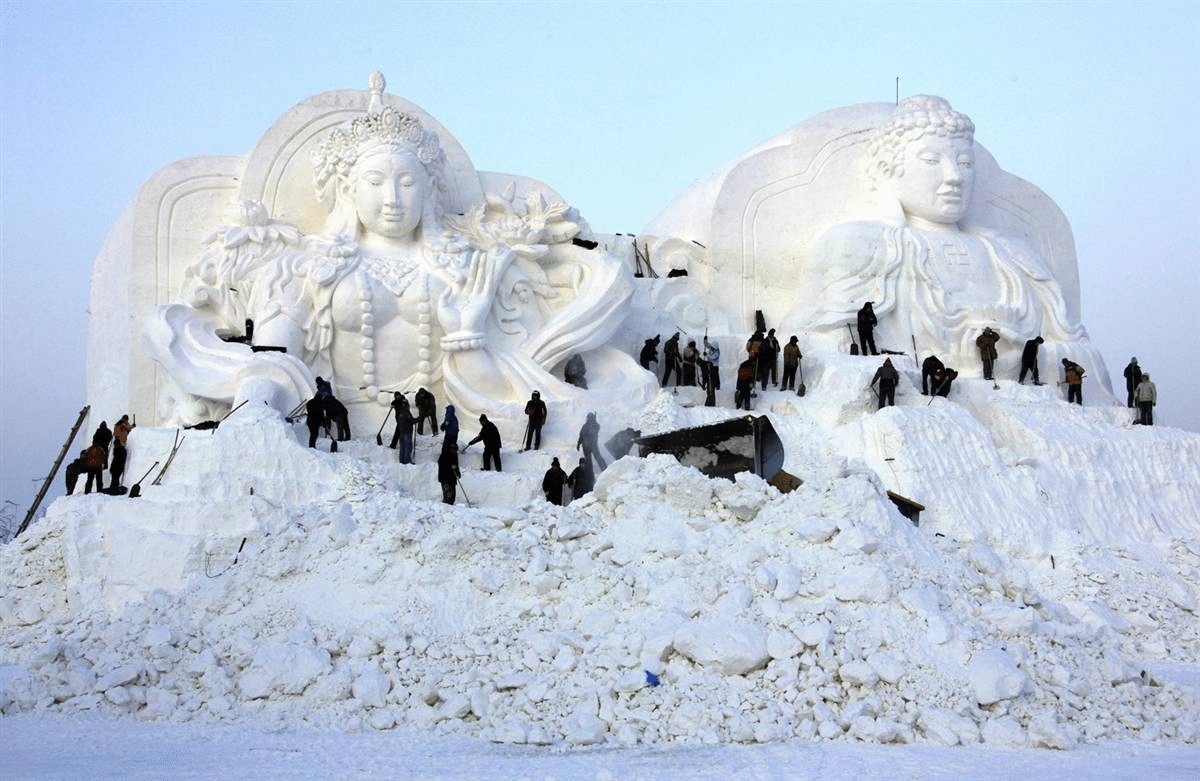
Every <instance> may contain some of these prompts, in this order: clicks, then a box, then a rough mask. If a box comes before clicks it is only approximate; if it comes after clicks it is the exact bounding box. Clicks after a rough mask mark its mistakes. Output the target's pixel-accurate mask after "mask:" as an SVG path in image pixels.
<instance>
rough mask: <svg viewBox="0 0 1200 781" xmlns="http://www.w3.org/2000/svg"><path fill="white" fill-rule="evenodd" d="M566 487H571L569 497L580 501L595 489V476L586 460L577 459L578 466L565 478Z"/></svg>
mask: <svg viewBox="0 0 1200 781" xmlns="http://www.w3.org/2000/svg"><path fill="white" fill-rule="evenodd" d="M567 485H569V486H570V487H571V497H572V498H573V499H580V498H582V497H584V496H586V495H587V494H589V493H591V492H592V489H593V488H595V487H596V475H595V473H594V472H593V471H592V467H591V464H589V463H588V460H587V459H586V458H581V459H579V466H577V467H575V469H573V470H572V471H571V474H570V476H569V477H567Z"/></svg>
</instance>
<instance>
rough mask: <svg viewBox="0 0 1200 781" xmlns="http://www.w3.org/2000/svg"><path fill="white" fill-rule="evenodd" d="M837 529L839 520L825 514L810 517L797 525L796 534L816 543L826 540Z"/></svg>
mask: <svg viewBox="0 0 1200 781" xmlns="http://www.w3.org/2000/svg"><path fill="white" fill-rule="evenodd" d="M837 530H838V524H837V521H836V520H834V519H833V518H826V517H825V516H823V515H819V516H816V517H815V518H808V519H806V520H805V521H803V522H802V523H800V524H799V525H798V526H796V527H795V531H796V534H799V535H800V539H802V540H804V541H806V542H811V543H814V544H815V543H818V542H825V540H828V539H829V538H830V537H832V536H833V533H834V532H836V531H837Z"/></svg>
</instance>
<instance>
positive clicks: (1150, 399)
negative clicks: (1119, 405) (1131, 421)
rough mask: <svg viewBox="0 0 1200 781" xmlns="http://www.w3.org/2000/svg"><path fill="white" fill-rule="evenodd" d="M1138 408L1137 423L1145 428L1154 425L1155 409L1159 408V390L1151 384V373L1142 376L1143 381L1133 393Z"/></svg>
mask: <svg viewBox="0 0 1200 781" xmlns="http://www.w3.org/2000/svg"><path fill="white" fill-rule="evenodd" d="M1133 399H1134V401H1136V402H1137V406H1138V419H1137V422H1138V423H1140V424H1141V425H1143V426H1153V425H1154V408H1155V407H1156V406H1158V388H1156V387H1154V383H1152V382H1150V372H1145V373H1144V374H1142V381H1141V382H1139V383H1138V386H1137V388H1136V389H1135V390H1134V392H1133Z"/></svg>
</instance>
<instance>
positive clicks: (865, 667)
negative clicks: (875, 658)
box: [838, 662, 879, 686]
mask: <svg viewBox="0 0 1200 781" xmlns="http://www.w3.org/2000/svg"><path fill="white" fill-rule="evenodd" d="M838 677H839V678H841V679H842V680H843V681H845V682H846V683H851V684H855V685H857V686H874V685H875V684H876V683H878V682H879V674H878V673H876V672H875V669H874V668H873V667H871V665H869V664H867V663H866V662H846V663H845V664H843V665H842V666H841V667H839V668H838Z"/></svg>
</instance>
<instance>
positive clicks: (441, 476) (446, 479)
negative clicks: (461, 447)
mask: <svg viewBox="0 0 1200 781" xmlns="http://www.w3.org/2000/svg"><path fill="white" fill-rule="evenodd" d="M437 465H438V471H437V479H438V483H440V484H441V486H442V502H444V503H445V504H454V499H455V497H456V495H457V494H458V491H457V490H456V487H457V486H458V479H459V478H460V477H462V473H461V472H460V471H459V470H458V448H457V447H453V446H447V445H446V444H445V443H443V445H442V452H441V455H439V456H438V460H437Z"/></svg>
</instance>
